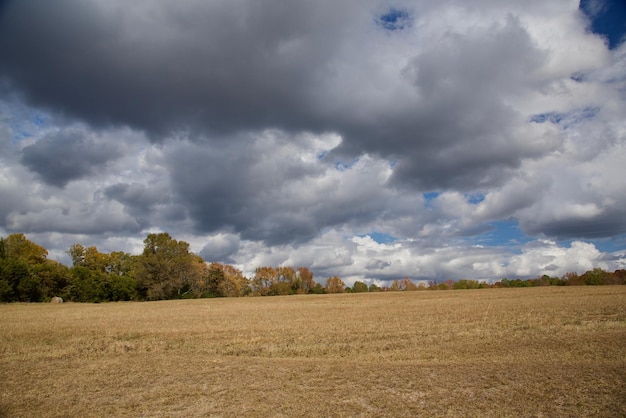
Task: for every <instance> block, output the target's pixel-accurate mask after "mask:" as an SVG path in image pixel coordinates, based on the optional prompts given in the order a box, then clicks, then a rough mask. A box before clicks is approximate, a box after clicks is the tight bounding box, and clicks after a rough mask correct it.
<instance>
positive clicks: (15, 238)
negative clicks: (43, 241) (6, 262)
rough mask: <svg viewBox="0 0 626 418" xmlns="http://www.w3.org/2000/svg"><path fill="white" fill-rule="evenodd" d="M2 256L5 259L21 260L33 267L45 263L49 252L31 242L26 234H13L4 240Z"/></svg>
mask: <svg viewBox="0 0 626 418" xmlns="http://www.w3.org/2000/svg"><path fill="white" fill-rule="evenodd" d="M2 254H3V257H4V258H12V259H15V260H21V261H23V262H25V263H28V264H31V265H32V264H42V263H45V262H46V260H47V257H48V250H46V249H45V248H44V247H42V246H41V245H38V244H35V243H34V242H32V241H29V240H28V239H27V238H26V236H25V235H24V234H11V235H9V236H8V237H6V238H4V239H2Z"/></svg>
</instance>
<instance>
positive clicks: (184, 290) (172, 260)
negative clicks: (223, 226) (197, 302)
mask: <svg viewBox="0 0 626 418" xmlns="http://www.w3.org/2000/svg"><path fill="white" fill-rule="evenodd" d="M203 263H204V262H203V261H202V259H201V258H200V257H198V256H196V255H195V254H193V253H191V252H190V251H189V244H188V243H187V242H185V241H177V240H175V239H173V238H172V237H171V236H170V235H169V234H168V233H165V232H163V233H159V234H149V235H148V236H147V238H146V239H145V240H144V251H143V254H142V255H141V256H140V257H138V259H137V263H136V270H135V278H136V280H137V283H138V286H139V290H140V294H141V296H143V297H144V298H146V299H148V300H157V299H175V298H181V297H184V296H186V295H188V294H189V293H191V292H192V284H193V283H194V282H197V281H198V279H199V277H198V275H200V274H201V271H202V268H199V267H201V264H203ZM199 264H200V266H199Z"/></svg>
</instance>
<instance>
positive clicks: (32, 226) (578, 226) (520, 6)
mask: <svg viewBox="0 0 626 418" xmlns="http://www.w3.org/2000/svg"><path fill="white" fill-rule="evenodd" d="M624 22H626V3H624V2H623V1H622V0H614V1H612V2H611V1H607V2H603V1H600V0H589V1H585V2H584V3H583V5H582V6H580V7H579V3H578V1H572V0H551V1H550V0H528V1H519V0H445V1H442V0H416V1H411V0H397V1H393V2H386V1H380V0H379V1H373V0H342V1H336V0H333V1H328V0H294V1H277V0H265V1H258V0H208V1H207V0H180V1H176V2H172V1H168V0H135V1H132V2H128V1H122V0H55V1H54V2H51V1H47V0H26V1H25V0H22V1H11V0H9V1H5V2H0V235H1V236H6V235H8V234H11V233H15V232H23V233H25V234H26V235H27V237H28V238H29V239H31V240H32V241H35V242H37V243H39V244H41V245H43V246H45V247H46V248H48V250H49V251H50V258H53V259H57V260H59V261H62V262H65V263H69V258H68V257H67V255H66V254H65V253H64V251H65V250H67V249H68V248H69V246H70V245H71V244H72V243H81V244H83V245H86V246H91V245H95V246H97V247H98V249H99V250H100V251H103V252H109V251H118V250H122V251H127V252H131V253H133V254H138V253H140V252H141V250H142V248H143V243H142V241H143V239H144V238H145V236H146V235H147V234H148V233H150V232H160V231H165V232H169V233H170V234H171V235H172V236H173V237H174V238H176V239H179V240H185V241H188V242H189V243H190V244H191V248H192V250H193V251H194V252H196V253H198V254H200V255H201V256H202V257H204V259H205V260H207V261H219V262H225V263H230V264H234V265H236V266H237V267H239V268H241V269H242V270H243V271H244V272H245V273H247V274H249V275H251V274H252V273H253V271H254V268H255V267H258V266H266V265H271V266H278V265H291V266H306V267H309V268H311V269H312V270H313V271H314V272H315V275H316V280H317V281H320V282H322V283H323V282H324V280H325V278H326V277H328V276H330V275H335V274H337V275H339V276H340V277H341V278H342V279H344V280H345V281H346V282H347V283H349V284H351V283H352V282H353V281H354V280H366V281H367V282H368V283H372V282H374V281H376V282H377V283H379V284H381V283H384V281H385V280H392V279H396V278H402V277H405V276H408V277H410V278H412V279H415V280H430V279H434V280H446V279H450V278H452V279H461V278H467V279H489V280H493V279H499V278H502V277H509V278H512V277H535V276H538V275H542V274H549V275H552V276H561V275H563V274H565V273H566V272H570V271H576V272H584V271H586V270H588V269H591V268H594V267H601V268H604V269H607V270H614V269H617V268H626V166H625V164H624V162H625V161H626V42H622V41H623V40H624V33H625V32H626V23H624Z"/></svg>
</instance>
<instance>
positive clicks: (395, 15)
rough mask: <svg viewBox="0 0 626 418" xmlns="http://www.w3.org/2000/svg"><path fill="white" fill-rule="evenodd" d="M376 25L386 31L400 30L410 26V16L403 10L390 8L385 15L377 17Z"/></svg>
mask: <svg viewBox="0 0 626 418" xmlns="http://www.w3.org/2000/svg"><path fill="white" fill-rule="evenodd" d="M377 23H378V24H379V25H380V26H382V27H383V28H385V29H387V30H391V31H395V30H402V29H404V28H406V27H408V26H410V24H411V15H410V14H409V12H408V11H406V10H404V9H396V8H393V7H392V8H390V9H389V10H388V11H387V12H386V13H384V14H382V15H380V16H378V20H377Z"/></svg>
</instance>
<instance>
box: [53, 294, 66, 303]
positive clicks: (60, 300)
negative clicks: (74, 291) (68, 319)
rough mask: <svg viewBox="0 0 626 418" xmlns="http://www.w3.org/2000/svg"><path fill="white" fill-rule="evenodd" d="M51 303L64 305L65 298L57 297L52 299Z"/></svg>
mask: <svg viewBox="0 0 626 418" xmlns="http://www.w3.org/2000/svg"><path fill="white" fill-rule="evenodd" d="M50 303H63V298H60V297H58V296H55V297H53V298H52V299H50Z"/></svg>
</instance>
